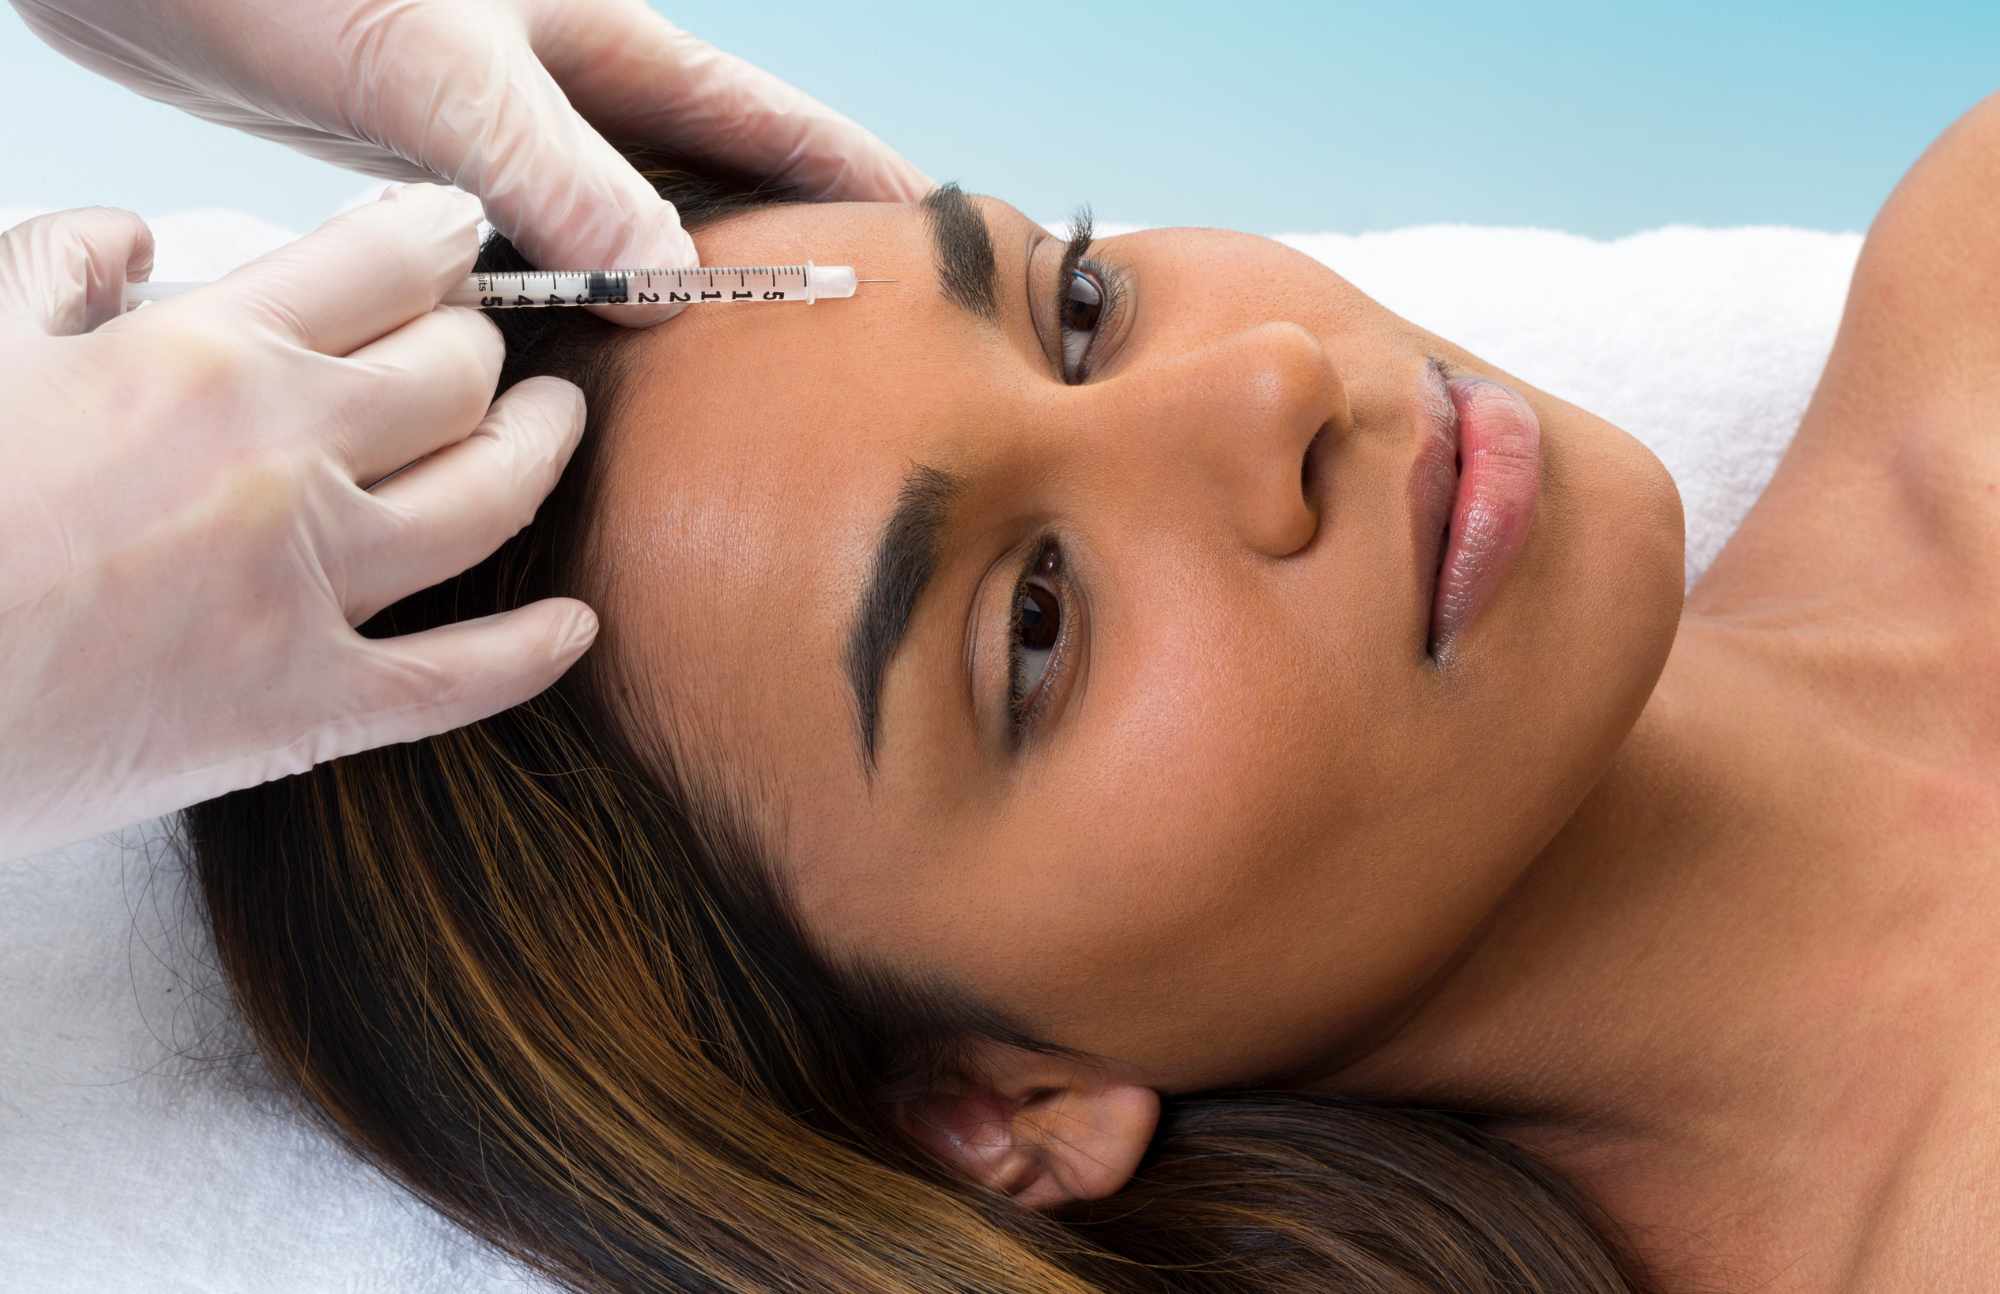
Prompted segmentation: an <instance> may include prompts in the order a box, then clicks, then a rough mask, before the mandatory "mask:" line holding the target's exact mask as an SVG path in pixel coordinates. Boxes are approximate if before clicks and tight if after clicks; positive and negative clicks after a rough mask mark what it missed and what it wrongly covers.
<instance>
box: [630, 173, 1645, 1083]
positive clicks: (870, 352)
mask: <svg viewBox="0 0 2000 1294" xmlns="http://www.w3.org/2000/svg"><path fill="white" fill-rule="evenodd" d="M954 197H955V193H954V194H945V195H943V198H942V200H941V199H940V195H933V198H932V199H931V201H930V202H929V203H927V204H926V205H925V206H921V207H920V206H909V205H878V204H829V205H812V206H790V207H781V208H773V209H767V210H761V211H756V212H752V213H749V214H746V215H742V216H738V217H734V218H732V219H729V220H727V221H725V222H722V223H720V224H717V225H714V226H711V227H709V228H707V229H705V230H704V231H703V232H702V233H701V234H700V235H699V237H698V238H697V240H696V241H697V242H698V244H699V245H700V248H701V251H702V254H703V259H704V260H705V261H706V262H707V263H709V264H745V263H749V264H765V263H784V262H795V261H801V260H804V259H806V258H807V257H811V258H813V259H814V260H816V261H819V262H821V263H826V264H833V263H846V264H852V265H854V266H855V267H856V270H857V272H858V273H860V274H861V275H862V276H863V277H864V278H890V279H894V280H896V282H894V283H887V284H867V285H864V286H862V287H861V289H860V291H859V293H858V295H857V296H855V297H854V298H852V299H850V300H838V301H823V302H820V303H818V304H816V305H812V306H801V305H782V306H764V307H755V306H739V307H727V306H716V307H706V308H695V309H691V310H689V311H687V312H685V313H684V314H683V316H682V317H681V318H680V319H679V320H677V321H675V322H673V323H672V324H669V325H667V326H665V327H662V328H658V329H654V330H652V331H650V332H648V333H646V334H645V335H644V336H643V337H642V338H640V339H638V340H636V341H635V342H634V343H633V345H632V349H631V350H629V351H628V352H627V355H628V358H629V359H630V361H631V376H630V379H629V381H628V383H627V385H626V387H625V395H624V400H623V402H622V403H621V405H620V407H619V408H617V409H615V410H613V411H611V415H610V418H609V420H608V423H607V427H606V430H605V433H604V434H605V435H606V437H607V443H606V444H605V446H604V452H605V454H606V455H607V461H606V462H605V464H604V470H605V472H606V481H607V492H606V494H605V496H604V499H603V508H602V510H601V512H600V513H599V524H600V526H601V527H602V530H601V538H602V540H603V542H604V543H605V545H606V546H605V548H604V550H603V553H602V557H603V562H604V567H603V569H604V570H605V571H606V572H607V579H608V580H609V585H608V587H607V588H605V589H604V590H603V591H602V594H601V596H600V599H599V602H600V609H601V610H602V611H603V612H604V617H603V618H604V623H605V626H606V635H605V638H604V639H602V640H600V642H599V645H598V650H599V651H600V652H605V651H608V652H610V653H612V658H611V664H612V665H613V667H614V668H615V669H616V670H617V671H618V672H619V673H620V674H621V675H622V676H623V677H624V680H625V683H626V685H627V686H629V687H631V688H633V689H634V691H633V693H632V696H633V698H635V699H633V700H632V702H631V704H632V706H633V708H634V716H633V717H634V720H635V721H636V722H640V723H643V724H645V725H646V726H647V727H648V728H650V729H651V731H652V732H653V733H654V734H655V735H656V736H657V737H658V738H659V739H661V740H665V741H667V742H669V743H670V744H671V745H672V747H673V748H674V749H675V750H676V751H678V752H680V753H681V755H682V756H683V757H685V758H687V759H689V760H690V761H691V763H692V765H693V769H694V772H695V775H696V777H697V780H698V781H700V780H702V779H714V782H713V789H715V790H727V791H730V792H733V793H734V794H736V795H737V796H740V797H742V798H743V799H744V800H745V801H747V802H748V803H749V804H751V805H754V806H755V808H754V810H753V820H754V821H755V822H757V823H758V824H759V825H760V826H761V828H762V829H763V830H764V832H765V833H766V836H767V842H766V843H767V844H768V846H769V847H770V848H771V849H772V851H773V852H774V854H775V856H776V857H777V858H779V859H781V860H782V865H783V867H784V869H785V871H786V873H787V876H788V879H789V881H790V883H791V884H792V885H793V886H794V887H795V889H796V892H797V895H798V898H799V901H800V903H801V905H802V908H803V911H804V912H805V913H806V914H807V917H808V920H809V922H810V923H811V925H812V930H813V933H814V936H815V938H816V939H817V940H819V941H820V942H821V943H822V944H823V945H824V946H825V947H826V949H827V950H828V951H830V952H832V953H833V954H835V955H836V956H843V957H857V958H865V959H868V960H871V961H876V962H886V963H888V964H891V965H894V966H898V967H902V968H906V969H910V970H914V971H919V972H925V973H942V974H944V975H946V976H948V977H950V978H951V979H952V980H954V981H956V982H957V983H959V984H961V985H962V986H964V987H965V988H966V989H968V990H970V991H971V992H973V993H976V994H978V995H979V996H980V997H982V998H984V999H986V1000H988V1001H990V1002H993V1003H995V1004H997V1005H999V1006H1001V1007H1002V1008H1003V1009H1006V1010H1008V1011H1009V1012H1011V1013H1012V1014H1013V1015H1014V1016H1015V1018H1016V1019H1017V1021H1018V1022H1019V1023H1020V1024H1021V1025H1022V1026H1023V1027H1026V1028H1028V1029H1031V1030H1032V1031H1034V1032H1035V1033H1037V1034H1039V1035H1041V1036H1043V1037H1046V1038H1049V1039H1052V1040H1053V1041H1056V1042H1058V1043H1062V1044H1066V1045H1069V1046H1072V1047H1078V1048H1082V1049H1085V1050H1088V1051H1091V1052H1096V1053H1100V1054H1102V1055H1105V1056H1108V1057H1112V1058H1115V1059H1116V1061H1117V1062H1118V1064H1119V1065H1120V1066H1121V1067H1122V1070H1123V1072H1124V1073H1125V1074H1126V1075H1128V1076H1130V1077H1131V1078H1133V1079H1134V1080H1135V1081H1139V1082H1143V1083H1146V1084H1147V1085H1150V1086H1153V1087H1156V1088H1158V1089H1160V1090H1163V1091H1183V1090H1191V1089H1196V1088H1203V1087H1212V1086H1220V1085H1227V1084H1230V1083H1238V1082H1262V1081H1269V1080H1272V1079H1274V1078H1277V1077H1280V1076H1284V1075H1292V1076H1299V1075H1304V1074H1309V1073H1311V1072H1313V1071H1314V1070H1315V1068H1316V1067H1324V1066H1325V1065H1327V1064H1328V1063H1329V1062H1330V1061H1331V1060H1332V1059H1333V1058H1335V1057H1341V1056H1344V1055H1345V1053H1346V1052H1347V1051H1348V1050H1349V1049H1350V1048H1352V1047H1353V1046H1355V1045H1356V1044H1357V1043H1358V1042H1359V1041H1360V1040H1362V1039H1363V1038H1365V1037H1366V1036H1367V1035H1368V1034H1369V1032H1370V1031H1371V1030H1372V1029H1376V1028H1379V1027H1381V1026H1382V1025H1383V1024H1384V1023H1385V1022H1386V1021H1388V1020H1390V1019H1391V1018H1393V1017H1394V1016H1395V1015H1397V1014H1398V1013H1399V1012H1400V1011H1401V1010H1402V1009H1403V1008H1404V1007H1405V1006H1406V1005H1407V1004H1408V1003H1410V1002H1411V1001H1412V1000H1413V997H1414V995H1415V994H1417V993H1418V992H1419V991H1420V990H1421V989H1422V988H1423V987H1424V986H1425V983H1426V981H1427V980H1428V979H1429V978H1430V977H1431V976H1432V975H1433V974H1435V973H1436V972H1437V971H1438V970H1440V969H1441V968H1442V967H1444V966H1445V965H1446V964H1447V963H1448V962H1449V960H1450V959H1451V957H1452V956H1453V954H1454V952H1456V951H1458V950H1459V949H1461V948H1462V947H1463V946H1464V945H1465V943H1466V941H1467V939H1468V938H1469V936H1470V935H1471V934H1472V933H1473V932H1474V930H1475V929H1476V928H1477V926H1478V925H1479V923H1480V922H1481V921H1482V919H1483V918H1485V917H1486V916H1487V915H1488V914H1489V913H1490V912H1491V911H1492V910H1493V909H1494V907H1495V905H1496V903H1497V901H1498V900H1499V898H1500V897H1501V895H1502V894H1503V893H1504V892H1505V891H1506V890H1507V889H1508V887H1509V886H1510V885H1511V884H1512V883H1513V882H1514V881H1515V880H1516V878H1517V877H1518V876H1519V875H1520V874H1521V873H1522V871H1523V870H1524V869H1525V868H1526V867H1527V865H1528V864H1529V863H1530V862H1531V861H1532V860H1533V858H1534V857H1535V855H1536V853H1537V851H1539V850H1540V849H1541V848H1542V847H1543V846H1544V845H1545V844H1546V843H1547V842H1548V841H1549V839H1550V837H1551V836H1552V835H1553V834H1554V833H1555V831H1556V829H1557V828H1558V827H1559V826H1560V825H1561V824H1562V822H1563V821H1564V820H1565V818H1566V817H1567V816H1568V815H1569V814H1570V813H1571V812H1572V810H1573V809H1574V808H1575V806H1576V805H1577V803H1578V802H1579V801H1580V800H1581V798H1582V796H1583V794H1584V793H1585V791H1586V790H1587V789H1588V788H1589V786H1590V785H1591V784H1592V783H1593V782H1594V781H1595V780H1596V779H1597V777H1598V776H1599V775H1600V773H1601V772H1602V771H1603V769H1604V767H1605V766H1606V764H1607V762H1608V760H1609V759H1610V757H1611V754H1612V752H1613V751H1614V750H1615V749H1616V747H1617V746H1618V745H1619V743H1620V742H1621V740H1622V739H1623V737H1624V736H1625V734H1626V732H1627V730H1628V729H1629V727H1630V726H1631V724H1632V722H1633V721H1634V720H1635V719H1636V717H1637V715H1638V713H1639V710H1640V709H1641V707H1642V706H1643V703H1644V700H1645V696H1646V694H1647V693H1648V692H1649V690H1650V688H1651V686H1652V684H1653V682H1654V680H1655V678H1656V677H1657V675H1658V673H1659V670H1660V668H1661V666H1662V664H1663V662H1664V660H1665V657H1666V653H1667V649H1668V646H1669V645H1670V643H1671V641H1672V636H1673V631H1674V626H1675V624H1676V622H1677V619H1678V615H1679V609H1680V595H1681V569H1682V567H1681V537H1682V536H1681V514H1680V502H1679V496H1678V494H1677V493H1676V492H1675V490H1674V488H1673V485H1672V482H1671V480H1670V478H1669V477H1668V476H1667V474H1666V472H1665V470H1664V468H1662V466H1661V465H1660V463H1659V462H1658V460H1657V459H1655V458H1654V457H1653V455H1652V454H1651V453H1650V452H1649V451H1647V450H1646V449H1645V448H1644V447H1643V446H1642V445H1640V444H1639V443H1638V442H1636V441H1635V440H1633V439H1632V438H1630V437H1629V436H1627V435H1625V434H1624V433H1622V432H1620V431H1619V430H1617V429H1616V428H1614V427H1612V426H1610V425H1609V424H1607V423H1605V422H1603V421H1601V420H1599V419H1597V418H1595V417H1593V416H1591V415H1590V414H1588V413H1585V412H1584V411H1582V410H1581V409H1577V408H1575V407H1574V406H1572V405H1569V404H1567V403H1565V402H1563V401H1562V400H1559V399H1557V398H1555V397H1553V396H1550V395H1547V394H1545V393H1542V392H1539V391H1536V390H1535V389H1533V388H1532V387H1529V386H1527V385H1526V384H1525V383H1522V382H1520V381H1518V380H1517V379H1514V378H1512V377H1510V376H1508V375H1505V374H1502V373H1500V372H1499V371H1498V370H1495V369H1493V368H1492V367H1491V366H1488V365H1484V364H1482V363H1481V362H1480V361H1479V360H1478V359H1477V358H1475V357H1473V356H1471V355H1469V354H1466V353H1465V352H1463V351H1460V350H1458V349H1457V348H1455V347H1453V346H1451V345H1450V344H1449V343H1448V342H1445V341H1443V340H1442V339H1440V338H1438V337H1435V336H1432V335H1431V334H1429V333H1427V332H1425V331H1423V330H1422V329H1420V328H1418V327H1415V326H1413V325H1412V324H1410V323H1408V322H1406V321H1404V320H1403V319H1400V318H1398V317H1397V316H1395V315H1394V314H1391V313H1390V312H1389V311H1387V310H1385V309H1384V308H1382V307H1381V306H1379V305H1377V304H1376V303H1375V302H1374V301H1372V300H1370V299H1369V298H1368V297H1366V296H1364V295H1362V293H1360V292H1359V291H1357V290H1356V289H1355V288H1354V287H1353V286H1352V285H1351V284H1349V283H1348V282H1347V281H1346V280H1344V279H1342V278H1341V277H1340V276H1339V275H1338V274H1335V273H1333V272H1332V271H1331V270H1329V269H1327V268H1325V267H1324V266H1322V265H1321V264H1319V263H1318V262H1316V261H1314V260H1312V259H1310V258H1308V257H1307V256H1305V255H1303V254H1301V253H1299V252H1296V251H1292V250H1290V249H1288V248H1286V247H1284V246H1281V245H1280V244H1278V243H1275V242H1272V241H1270V240H1268V239H1264V238H1258V237H1253V236H1249V235H1244V234H1237V233H1228V232H1223V231H1218V230H1206V229H1162V230H1149V231H1145V232H1141V233H1134V234H1129V235H1124V236H1120V237H1113V238H1106V239H1103V240H1101V241H1100V242H1098V243H1096V244H1094V245H1092V246H1091V248H1090V249H1089V253H1088V258H1087V260H1086V261H1085V264H1084V267H1083V279H1082V282H1078V281H1077V280H1076V279H1069V280H1064V281H1061V282H1059V275H1058V270H1059V267H1060V265H1061V263H1062V261H1063V256H1064V251H1065V241H1066V240H1065V239H1064V238H1062V237H1060V236H1052V235H1050V234H1048V233H1047V232H1046V231H1045V230H1044V229H1043V228H1042V227H1041V226H1039V225H1037V224H1035V223H1034V222H1032V221H1030V220H1029V219H1027V218H1026V217H1025V216H1023V215H1022V214H1021V213H1020V212H1018V211H1016V210H1015V209H1014V208H1012V207H1010V206H1008V205H1007V204H1006V203H1004V202H1000V201H997V200H994V199H990V198H984V197H975V198H972V199H971V200H970V201H965V200H963V199H957V200H953V199H954ZM989 244H990V251H989ZM989 256H990V270H989V268H988V267H987V265H986V259H987V258H988V257H989ZM947 266H950V268H949V269H947V268H946V267H947ZM1093 288H1103V289H1104V290H1105V301H1104V304H1103V305H1102V306H1101V307H1099V308H1097V309H1094V310H1093V309H1092V308H1091V306H1090V303H1089V297H1090V295H1091V291H1092V289H1093ZM1467 290H1468V291H1476V290H1477V287H1476V285H1471V284H1468V285H1467ZM1063 297H1067V298H1068V299H1069V303H1068V305H1067V306H1066V307H1065V305H1064V303H1063V299H1062V298H1063ZM1059 315H1060V316H1063V318H1062V319H1061V320H1059ZM1059 323H1063V324H1067V325H1068V331H1067V332H1065V331H1064V328H1063V327H1060V326H1059ZM1432 357H1435V358H1436V359H1437V360H1438V361H1440V362H1441V364H1442V366H1443V367H1444V370H1445V371H1446V372H1447V373H1448V374H1450V375H1451V376H1459V375H1461V374H1465V375H1471V374H1479V375H1484V376H1490V377H1495V378H1497V379H1498V380H1500V381H1502V382H1504V383H1506V384H1507V385H1508V386H1510V387H1512V388H1513V390H1515V391H1516V392H1518V393H1520V394H1521V395H1522V396H1524V397H1526V399H1527V400H1528V402H1529V404H1530V405H1531V406H1532V408H1533V411H1534V414H1535V416H1536V417H1537V418H1538V419H1539V423H1540V431H1541V461H1540V490H1539V496H1538V501H1537V505H1536V509H1535V512H1534V514H1533V518H1532V524H1531V525H1530V527H1529V530H1528V533H1527V534H1526V537H1525V540H1524V541H1523V543H1522V546H1521V548H1520V550H1519V552H1518V554H1517V556H1516V558H1515V560H1514V561H1513V563H1512V565H1511V567H1509V568H1508V570H1507V572H1506V574H1505V577H1504V579H1503V580H1502V581H1501V583H1500V585H1499V587H1498V589H1497V591H1496V593H1495V595H1494V596H1493V598H1492V599H1491V601H1490V602H1489V603H1488V604H1487V605H1486V606H1485V608H1484V609H1483V610H1482V611H1481V612H1480V613H1479V615H1478V616H1477V618H1476V619H1475V620H1474V621H1473V622H1472V623H1471V624H1470V625H1469V626H1468V627H1467V628H1466V630H1465V631H1464V633H1463V634H1462V635H1461V636H1460V638H1459V640H1458V642H1457V643H1456V644H1455V649H1454V650H1455V654H1454V655H1452V656H1451V658H1450V659H1449V661H1448V662H1446V663H1444V664H1441V663H1440V662H1439V661H1438V660H1436V659H1434V658H1433V657H1432V656H1431V655H1430V654H1429V653H1428V652H1427V626H1428V623H1429V611H1430V591H1431V588H1432V577H1433V567H1434V558H1433V552H1434V550H1432V549H1431V548H1430V547H1429V537H1428V536H1420V535H1419V534H1418V533H1417V531H1416V529H1415V528H1413V520H1412V512H1413V501H1412V498H1411V494H1410V490H1409V482H1410V479H1411V474H1412V466H1413V464H1414V463H1415V462H1416V461H1417V456H1418V455H1419V453H1420V452H1421V451H1422V450H1423V448H1424V446H1425V444H1426V442H1427V441H1428V440H1429V439H1430V438H1431V437H1432V436H1434V435H1435V434H1436V432H1435V430H1434V428H1433V425H1432V422H1433V417H1434V410H1435V408H1436V401H1437V395H1436V392H1437V389H1438V388H1437V385H1436V381H1435V379H1434V377H1433V375H1432V371H1431V363H1430V360H1431V359H1432ZM1079 377H1080V378H1081V380H1080V381H1079V380H1077V379H1078V378H1079ZM1322 430H1324V432H1325V434H1324V435H1323V436H1319V440H1318V444H1317V446H1316V448H1315V449H1314V450H1313V452H1312V455H1311V463H1310V467H1309V469H1308V465H1307V447H1308V445H1309V444H1311V443H1312V442H1313V441H1314V439H1315V436H1316V435H1318V434H1319V433H1320V432H1321V431H1322ZM899 504H900V505H901V506H900V507H899ZM892 517H893V518H894V520H892ZM1017 608H1018V609H1019V611H1020V615H1019V616H1018V618H1017V617H1015V616H1014V615H1013V614H1012V613H1013V612H1014V611H1015V610H1016V609H1017ZM1010 656H1011V657H1012V661H1011V664H1010ZM1010 669H1011V670H1012V672H1013V675H1014V678H1013V680H1012V684H1011V685H1010ZM878 671H879V679H878V678H877V677H876V675H877V673H878Z"/></svg>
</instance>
